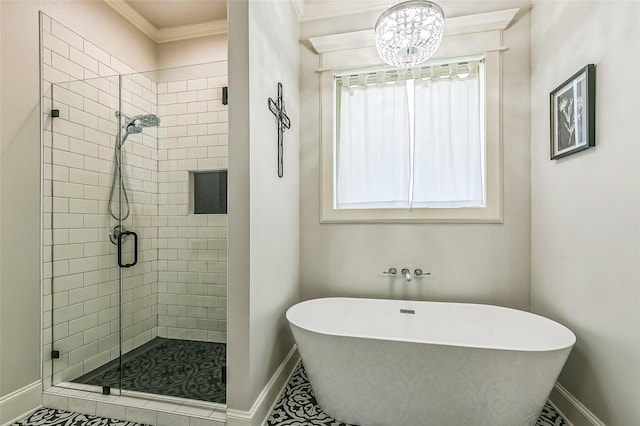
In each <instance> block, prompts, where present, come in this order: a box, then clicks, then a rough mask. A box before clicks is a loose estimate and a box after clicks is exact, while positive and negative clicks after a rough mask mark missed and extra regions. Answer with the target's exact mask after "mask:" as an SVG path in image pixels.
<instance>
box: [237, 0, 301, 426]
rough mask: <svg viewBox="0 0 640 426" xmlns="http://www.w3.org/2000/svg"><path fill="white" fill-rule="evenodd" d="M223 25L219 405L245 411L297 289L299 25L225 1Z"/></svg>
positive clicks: (276, 350)
mask: <svg viewBox="0 0 640 426" xmlns="http://www.w3.org/2000/svg"><path fill="white" fill-rule="evenodd" d="M228 22H229V24H228V27H229V124H230V128H229V141H230V142H229V324H228V326H229V328H228V333H229V334H228V335H229V347H228V348H229V349H228V350H229V352H228V358H229V359H228V365H229V371H230V372H231V373H230V375H229V385H228V396H227V405H228V407H229V408H232V409H235V410H242V411H248V410H249V409H250V408H251V406H252V404H253V403H254V401H255V400H256V398H257V397H258V395H259V394H260V392H261V391H262V389H263V388H264V387H265V385H266V384H267V382H268V381H269V379H270V378H271V376H272V375H273V373H274V372H275V370H276V369H277V367H278V366H279V365H280V363H281V362H282V361H283V359H284V358H285V356H286V355H287V353H288V352H289V350H290V349H291V347H292V346H293V340H292V337H291V334H290V331H289V329H288V325H287V323H286V319H285V317H284V314H285V311H286V309H287V308H288V307H289V306H291V305H293V304H294V303H296V302H297V300H298V288H299V266H298V265H299V241H300V233H299V173H300V166H299V152H298V146H299V142H298V139H299V129H300V127H299V123H300V113H299V95H298V93H299V85H298V79H299V68H298V63H299V61H298V18H297V16H296V13H295V10H294V8H293V4H292V3H291V2H283V1H260V2H247V1H233V2H230V3H229V10H228ZM275 28H277V31H274V29H275ZM278 82H282V85H283V92H284V99H285V102H286V108H287V113H288V115H289V117H290V118H291V129H290V130H287V132H286V133H285V136H284V177H283V178H282V179H280V178H278V176H277V163H276V159H277V149H276V141H277V133H276V130H277V127H276V123H275V120H274V116H273V115H272V114H271V112H270V111H269V109H268V107H267V99H268V98H269V97H272V98H273V97H275V96H276V95H277V83H278ZM259 420H260V419H259Z"/></svg>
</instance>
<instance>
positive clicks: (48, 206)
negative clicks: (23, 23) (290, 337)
mask: <svg viewBox="0 0 640 426" xmlns="http://www.w3.org/2000/svg"><path fill="white" fill-rule="evenodd" d="M41 22H42V53H43V54H42V62H43V64H42V66H43V73H42V75H43V93H44V98H43V128H44V135H43V145H44V146H43V197H44V198H43V243H44V244H43V277H44V282H43V290H44V333H43V335H44V347H43V358H44V372H43V376H44V377H45V387H48V386H51V385H52V384H53V385H55V384H58V383H60V382H69V381H72V380H75V379H76V378H78V377H79V376H82V375H84V374H86V373H88V372H90V371H92V370H94V369H95V368H97V367H99V366H102V365H104V364H106V363H108V362H110V361H112V360H115V359H117V358H118V357H119V356H120V354H121V353H122V354H126V353H128V352H129V351H131V350H133V349H135V348H138V347H140V346H141V345H143V344H145V343H147V342H149V341H151V340H152V339H154V338H155V337H167V338H175V339H189V340H201V341H211V342H222V343H226V317H227V311H226V306H227V302H226V300H227V299H226V297H227V217H226V215H206V214H205V215H193V214H190V213H189V173H190V172H194V171H204V170H226V169H227V164H228V161H227V144H228V137H227V134H228V131H227V128H228V125H227V107H226V106H225V105H222V100H221V97H222V87H224V86H226V83H227V77H226V73H227V71H226V67H227V64H226V62H220V63H210V64H203V65H197V66H189V67H184V68H176V69H171V70H161V71H153V72H146V73H135V72H134V70H132V69H131V68H130V67H129V66H127V65H126V64H124V63H123V62H121V61H119V60H118V59H117V58H115V57H113V56H111V55H110V54H108V53H107V52H105V51H103V50H101V49H100V48H98V47H97V46H95V45H93V44H91V43H90V42H88V41H87V40H85V39H84V38H82V37H81V36H79V35H78V34H76V33H73V32H72V31H71V30H69V29H68V28H66V27H64V26H63V25H61V24H60V23H58V22H56V21H55V20H53V19H51V18H49V17H47V16H46V15H41ZM53 110H57V114H58V115H59V116H58V117H52V111H53ZM144 114H155V115H157V116H158V117H159V118H160V124H159V126H158V127H147V128H144V129H143V131H142V132H141V133H136V134H129V135H128V136H127V139H126V142H125V143H124V144H123V145H122V165H121V171H122V175H123V181H124V184H125V187H126V192H127V199H128V201H129V209H130V213H129V214H128V216H127V217H126V219H124V218H123V220H122V225H124V226H125V227H126V228H127V229H129V230H131V231H135V232H136V233H137V235H138V259H137V261H138V263H137V264H136V265H135V266H133V267H131V268H119V267H118V263H117V248H116V245H114V244H112V242H111V241H110V238H109V232H110V230H111V229H112V227H113V226H114V225H117V224H118V223H119V221H118V220H116V219H115V218H114V217H112V216H111V214H110V212H109V198H110V194H111V187H112V182H113V176H114V171H116V170H117V162H116V149H115V147H116V143H117V141H118V140H121V139H122V136H123V135H124V133H125V131H126V129H123V128H122V126H123V125H124V124H125V123H126V122H127V120H128V119H130V118H132V117H135V116H137V115H144ZM111 198H112V199H113V200H112V203H111V204H112V210H113V211H114V212H115V216H116V217H117V216H121V217H122V216H124V215H126V208H125V207H124V203H123V207H120V205H119V203H118V200H119V199H123V194H122V193H121V192H120V191H119V190H118V185H117V184H116V190H115V191H114V194H113V195H112V196H111ZM127 238H128V239H127V240H125V242H124V243H123V258H124V259H125V262H128V261H129V260H131V259H132V256H133V252H132V248H133V240H132V238H130V237H127ZM120 276H121V278H122V280H121V282H122V284H121V286H122V288H121V289H120ZM120 290H121V291H120ZM52 351H57V352H58V353H57V354H55V353H54V352H52ZM56 355H58V358H55V356H56Z"/></svg>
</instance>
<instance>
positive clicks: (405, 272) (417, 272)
mask: <svg viewBox="0 0 640 426" xmlns="http://www.w3.org/2000/svg"><path fill="white" fill-rule="evenodd" d="M400 273H401V274H402V277H403V278H404V279H405V280H406V281H407V282H409V281H411V280H412V279H413V278H422V277H424V276H427V275H431V272H424V271H423V270H422V269H420V268H416V269H414V270H413V276H412V275H411V271H410V270H409V268H402V270H401V271H400ZM382 274H383V275H387V276H389V277H390V278H395V277H397V276H398V270H397V269H396V268H389V270H388V271H384V272H383V273H382Z"/></svg>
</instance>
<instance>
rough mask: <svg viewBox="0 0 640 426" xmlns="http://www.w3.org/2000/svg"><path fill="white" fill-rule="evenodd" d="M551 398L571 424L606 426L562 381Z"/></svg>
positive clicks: (572, 425)
mask: <svg viewBox="0 0 640 426" xmlns="http://www.w3.org/2000/svg"><path fill="white" fill-rule="evenodd" d="M549 399H550V400H551V403H552V404H553V406H554V407H555V408H556V409H557V411H558V413H559V414H560V415H561V416H562V418H563V419H565V420H566V421H567V422H568V423H569V424H570V426H606V425H605V424H604V423H603V422H602V420H600V419H599V418H597V417H596V415H595V414H593V413H592V412H591V411H589V409H588V408H587V407H585V406H584V405H583V404H582V403H581V402H580V401H578V399H577V398H576V397H575V396H573V395H571V393H570V392H569V391H568V390H567V389H566V388H565V387H564V386H562V385H561V384H560V383H556V385H555V386H554V388H553V390H552V391H551V396H550V397H549Z"/></svg>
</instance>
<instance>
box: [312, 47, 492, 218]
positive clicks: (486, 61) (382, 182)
mask: <svg viewBox="0 0 640 426" xmlns="http://www.w3.org/2000/svg"><path fill="white" fill-rule="evenodd" d="M500 69H501V65H500V56H499V52H486V53H484V54H483V55H476V56H469V57H465V58H458V59H455V60H449V61H446V62H444V61H440V62H439V63H438V62H432V63H427V64H426V65H425V66H422V67H420V68H417V69H409V70H388V69H386V70H384V69H383V70H380V68H378V69H368V70H365V71H363V72H334V71H330V70H327V71H324V70H323V71H322V74H321V93H322V100H321V102H322V115H321V118H322V135H321V141H322V144H321V149H322V152H321V156H322V164H321V187H322V200H321V221H322V222H380V223H383V222H398V223H401V222H466V223H474V222H497V223H499V222H502V158H501V138H500V128H501V125H500V80H501V76H500Z"/></svg>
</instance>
